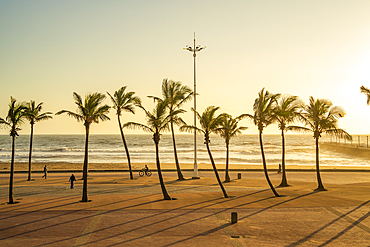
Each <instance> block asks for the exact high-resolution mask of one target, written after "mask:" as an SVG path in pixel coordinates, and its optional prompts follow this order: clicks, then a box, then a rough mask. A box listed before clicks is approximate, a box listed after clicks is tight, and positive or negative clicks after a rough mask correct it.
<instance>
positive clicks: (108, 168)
mask: <svg viewBox="0 0 370 247" xmlns="http://www.w3.org/2000/svg"><path fill="white" fill-rule="evenodd" d="M145 164H146V163H132V164H131V167H132V170H133V172H138V171H140V170H141V169H142V168H143V167H144V165H145ZM45 165H46V166H47V169H48V172H52V173H54V172H71V171H72V172H80V171H82V168H83V163H66V162H45V163H32V173H43V168H44V166H45ZM146 165H148V167H149V169H151V170H152V171H157V166H156V164H155V163H147V164H146ZM216 166H217V169H218V170H219V171H220V172H223V171H225V164H216ZM180 167H181V170H182V171H184V172H185V171H186V172H190V171H193V169H194V165H193V164H190V163H183V164H180ZM161 169H162V171H165V172H173V171H176V166H175V164H174V163H161ZM267 169H268V171H269V172H277V170H278V165H267ZM88 170H89V172H129V169H128V164H127V163H89V165H88ZM198 170H199V171H213V169H212V166H211V164H203V163H200V164H198ZM229 171H234V172H235V171H263V167H262V164H261V165H245V164H230V165H229ZM286 171H287V172H294V171H307V172H311V171H312V172H313V171H316V167H315V165H314V164H313V165H311V166H308V165H289V164H288V165H286ZM320 171H322V172H325V171H329V172H330V171H343V172H352V171H353V172H356V171H357V172H370V167H363V166H325V165H320ZM9 172H10V163H0V173H3V174H4V173H9ZM14 172H15V173H27V172H28V162H27V163H25V162H24V163H19V162H16V163H15V164H14Z"/></svg>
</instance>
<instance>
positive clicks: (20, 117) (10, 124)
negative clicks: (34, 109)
mask: <svg viewBox="0 0 370 247" xmlns="http://www.w3.org/2000/svg"><path fill="white" fill-rule="evenodd" d="M16 102H17V101H16V99H14V98H13V97H10V104H9V110H8V115H7V116H6V118H5V119H3V118H1V117H0V125H5V127H7V128H9V129H10V136H11V137H12V159H11V163H10V180H9V202H8V203H9V204H14V203H15V202H14V199H13V180H14V154H15V138H16V137H17V136H19V135H18V131H20V130H21V129H20V128H19V126H20V125H21V124H23V122H24V120H25V112H24V111H25V109H26V107H25V104H24V103H23V102H22V103H16Z"/></svg>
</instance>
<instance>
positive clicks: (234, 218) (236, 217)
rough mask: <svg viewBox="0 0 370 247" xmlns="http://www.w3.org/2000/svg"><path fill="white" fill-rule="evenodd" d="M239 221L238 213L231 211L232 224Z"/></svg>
mask: <svg viewBox="0 0 370 247" xmlns="http://www.w3.org/2000/svg"><path fill="white" fill-rule="evenodd" d="M237 222H238V213H236V212H232V213H231V224H235V223H237Z"/></svg>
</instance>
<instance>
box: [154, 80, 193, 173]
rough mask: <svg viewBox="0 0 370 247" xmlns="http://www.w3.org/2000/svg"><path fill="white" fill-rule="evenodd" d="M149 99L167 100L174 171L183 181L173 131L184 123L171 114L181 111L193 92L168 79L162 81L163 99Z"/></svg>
mask: <svg viewBox="0 0 370 247" xmlns="http://www.w3.org/2000/svg"><path fill="white" fill-rule="evenodd" d="M149 97H151V98H154V99H155V100H167V99H168V100H169V101H168V105H167V107H168V109H169V114H170V115H171V116H172V117H171V122H170V127H171V134H172V144H173V153H174V156H175V163H176V170H177V176H178V180H184V176H183V175H182V172H181V169H180V164H179V159H178V156H177V150H176V141H175V131H174V128H173V126H174V124H176V125H179V126H180V125H184V124H185V123H184V121H183V120H182V119H181V118H180V117H179V116H178V115H174V114H173V112H174V111H175V110H178V109H181V106H182V105H183V104H184V103H186V102H188V101H189V100H191V99H192V97H193V91H192V90H191V89H190V88H189V87H188V86H185V85H182V84H181V82H179V81H173V80H168V79H163V82H162V97H163V99H160V98H158V97H153V96H149Z"/></svg>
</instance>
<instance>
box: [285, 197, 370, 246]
mask: <svg viewBox="0 0 370 247" xmlns="http://www.w3.org/2000/svg"><path fill="white" fill-rule="evenodd" d="M369 202H370V200H368V201H366V202H364V203H362V204H361V205H359V206H357V207H356V208H354V209H352V210H350V211H348V212H347V213H345V214H342V215H341V216H339V217H338V218H336V219H334V220H332V221H331V222H329V223H328V224H326V225H325V226H323V227H321V228H320V229H318V230H316V231H314V232H312V233H311V234H310V235H308V236H306V237H304V238H302V239H300V240H298V241H297V242H295V243H292V244H290V245H288V246H287V247H294V246H298V245H300V244H303V243H305V242H307V241H308V240H309V239H310V238H312V237H313V236H314V235H315V234H317V233H319V232H320V231H322V230H324V229H325V228H327V227H329V226H331V225H333V224H334V223H335V222H337V221H339V220H341V219H343V218H345V217H347V215H349V214H350V213H353V212H355V211H356V210H358V209H360V208H361V207H363V206H365V205H366V204H368V203H369ZM369 216H370V212H369V213H367V214H366V215H364V216H362V217H361V218H360V219H359V220H357V221H355V222H354V223H352V224H351V225H350V226H349V227H347V228H346V229H344V230H343V231H341V232H340V233H338V234H337V235H336V236H334V237H333V238H331V239H329V240H328V241H326V242H325V243H323V244H322V245H320V246H325V245H327V244H329V243H331V242H332V241H334V240H335V239H337V238H339V237H340V236H342V235H343V234H344V233H346V232H347V231H349V230H350V229H352V228H353V227H355V226H357V225H358V224H360V223H361V221H363V220H364V219H366V218H367V217H369Z"/></svg>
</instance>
